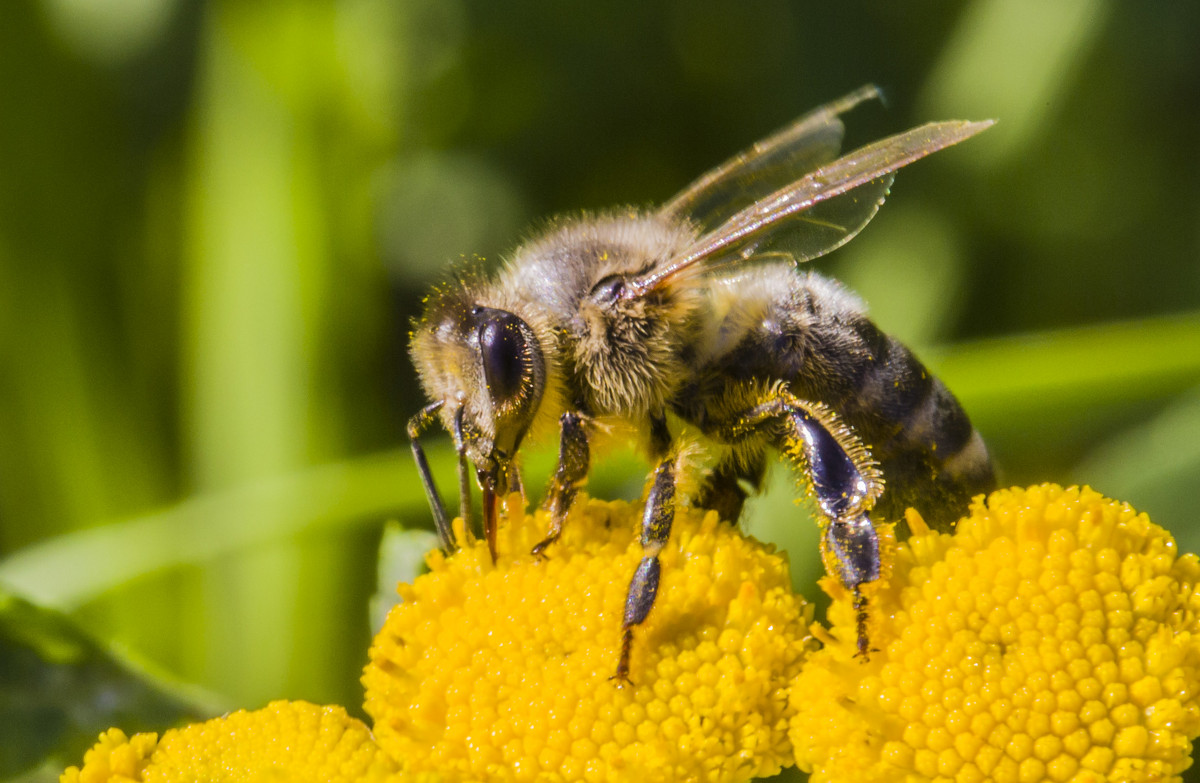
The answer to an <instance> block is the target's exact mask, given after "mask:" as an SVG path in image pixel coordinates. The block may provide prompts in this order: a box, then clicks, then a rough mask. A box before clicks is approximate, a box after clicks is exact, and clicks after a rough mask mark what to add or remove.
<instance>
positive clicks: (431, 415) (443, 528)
mask: <svg viewBox="0 0 1200 783" xmlns="http://www.w3.org/2000/svg"><path fill="white" fill-rule="evenodd" d="M441 407H442V403H441V402H435V403H433V404H432V405H426V406H425V407H424V408H422V409H421V410H420V411H418V412H417V414H416V415H415V416H413V417H412V418H411V419H409V420H408V441H409V443H410V444H411V445H412V453H413V459H414V460H415V461H416V463H417V474H418V475H419V476H420V477H421V485H422V486H423V487H424V488H425V497H426V498H427V499H428V500H429V509H430V511H432V512H433V523H434V526H435V527H437V532H438V539H439V540H440V541H441V544H442V551H443V552H445V553H446V554H450V553H452V552H454V551H455V550H457V549H458V542H456V541H455V540H454V530H453V529H452V528H451V527H450V519H449V517H447V515H446V506H445V505H444V504H443V503H442V496H441V495H440V494H438V490H437V485H435V484H434V483H433V473H432V472H431V471H430V470H429V461H428V460H427V459H425V450H424V449H422V448H421V442H420V437H421V433H422V432H424V431H425V429H426V428H427V427H428V426H429V425H430V424H431V423H433V422H434V421H436V420H437V414H438V411H439V410H441Z"/></svg>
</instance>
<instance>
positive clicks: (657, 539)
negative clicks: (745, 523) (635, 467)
mask: <svg viewBox="0 0 1200 783" xmlns="http://www.w3.org/2000/svg"><path fill="white" fill-rule="evenodd" d="M674 521H675V457H674V456H673V455H668V456H666V457H663V458H662V459H661V460H659V463H658V467H656V468H655V469H654V482H653V483H652V484H651V485H650V494H649V495H648V496H647V497H646V506H645V508H644V509H643V511H642V532H641V536H640V541H641V544H642V559H641V561H640V562H639V563H638V567H637V570H636V571H634V572H633V578H632V579H630V580H629V590H628V592H627V593H626V594H625V615H624V618H623V619H622V623H621V657H620V660H619V661H618V663H617V673H616V674H615V675H613V677H612V679H614V680H616V681H617V682H618V683H626V682H629V681H630V680H629V652H630V649H631V648H632V646H633V628H634V626H637V625H641V624H642V623H643V622H645V620H646V616H647V615H649V614H650V609H651V608H652V607H653V606H654V599H655V597H656V596H657V595H658V579H659V576H660V574H661V571H662V566H661V565H660V563H659V561H658V553H659V552H661V551H662V549H663V547H664V546H666V545H667V541H668V540H669V539H670V538H671V523H672V522H674Z"/></svg>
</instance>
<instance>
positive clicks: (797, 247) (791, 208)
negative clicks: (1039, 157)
mask: <svg viewBox="0 0 1200 783" xmlns="http://www.w3.org/2000/svg"><path fill="white" fill-rule="evenodd" d="M991 125H992V121H991V120H985V121H983V122H966V121H961V120H951V121H947V122H933V123H929V124H928V125H922V126H921V127H919V128H913V129H912V130H909V131H905V132H904V133H899V134H896V135H895V136H889V137H888V138H886V139H880V140H879V141H876V142H873V143H871V144H867V145H866V146H864V147H860V148H859V149H857V150H855V151H853V152H851V153H849V154H847V155H843V156H842V157H840V158H838V159H837V160H835V161H833V162H831V163H827V164H825V165H823V166H821V167H819V168H817V169H815V170H813V171H810V172H808V173H807V174H805V175H804V176H803V177H801V178H800V179H798V180H796V181H795V182H792V183H790V184H788V185H786V186H784V187H782V188H780V189H778V190H776V191H775V192H774V193H772V194H770V195H769V196H766V197H765V198H762V199H759V200H758V201H756V202H754V203H753V204H751V205H750V206H748V207H746V208H744V209H742V210H740V211H738V212H736V213H734V215H733V216H732V217H730V218H729V219H728V220H727V221H725V222H724V223H723V224H721V225H720V226H719V227H717V228H716V229H713V230H712V231H710V232H708V233H706V234H702V235H701V236H700V237H699V238H698V239H697V240H696V241H695V242H694V243H692V245H691V246H690V247H688V248H687V249H685V250H684V251H683V252H682V253H680V254H679V256H678V257H677V258H676V259H674V260H672V261H671V262H670V263H668V264H666V265H664V266H662V267H660V268H657V269H655V270H654V271H652V272H650V273H649V274H647V275H645V276H644V277H642V278H641V279H639V280H638V281H637V289H638V290H641V291H648V290H652V289H654V288H656V287H658V286H659V285H661V284H662V283H664V282H666V281H667V280H669V279H671V278H672V277H674V276H675V275H677V274H679V273H680V272H682V271H684V270H686V269H689V268H690V267H692V266H694V265H696V264H699V263H704V264H719V265H722V266H723V265H725V264H726V263H728V262H729V261H730V259H731V258H732V259H735V260H736V259H737V258H749V257H750V256H752V255H754V253H756V252H758V251H760V250H761V249H764V248H768V247H770V248H776V247H778V248H781V249H786V250H788V251H789V252H790V253H791V254H792V255H793V257H794V258H795V260H796V261H807V260H809V259H813V258H816V257H818V256H821V255H824V254H825V253H828V252H829V251H831V250H834V249H836V248H838V247H840V246H841V245H843V244H845V243H846V242H848V241H849V240H850V239H851V238H853V237H854V235H855V234H857V233H858V232H859V231H861V230H862V228H863V226H865V225H866V224H867V223H868V222H869V221H870V220H871V218H872V217H874V216H875V213H876V212H877V211H878V209H879V205H880V204H882V203H883V198H884V196H886V195H887V190H888V187H889V186H890V185H891V181H892V176H893V174H894V172H895V171H896V170H897V169H900V168H903V167H904V166H907V165H908V164H910V163H913V162H915V161H917V160H920V159H921V158H923V157H925V156H926V155H929V154H932V153H934V152H937V151H938V150H941V149H945V148H946V147H949V146H951V145H954V144H957V143H959V142H960V141H964V140H966V139H968V138H970V137H971V136H974V135H975V134H977V133H979V132H980V131H983V130H984V129H986V128H988V127H990V126H991Z"/></svg>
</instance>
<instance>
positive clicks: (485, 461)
mask: <svg viewBox="0 0 1200 783" xmlns="http://www.w3.org/2000/svg"><path fill="white" fill-rule="evenodd" d="M412 356H413V361H414V363H415V364H416V366H417V371H418V373H419V374H420V376H421V384H422V386H423V387H424V389H425V393H426V394H427V395H428V396H429V398H430V400H432V401H434V402H441V403H442V407H441V417H442V423H443V424H444V425H445V426H446V429H447V430H448V431H449V432H450V433H451V434H452V435H453V436H454V438H455V441H456V445H459V446H460V448H461V450H462V452H463V453H465V455H466V457H467V458H468V459H470V460H471V462H473V463H474V464H475V468H476V473H477V476H478V479H479V482H480V484H481V485H482V486H483V489H484V491H485V493H488V492H491V493H495V494H497V495H503V494H504V493H506V492H507V491H508V490H509V488H510V487H511V486H512V484H513V483H514V482H510V475H511V471H512V470H513V457H514V456H515V454H516V452H517V449H518V448H519V447H520V445H521V440H522V438H524V436H525V434H526V432H527V431H528V430H529V426H530V424H532V423H533V420H534V417H535V416H536V414H537V411H538V407H539V405H540V403H541V400H542V395H543V392H544V391H545V386H546V360H545V357H544V356H543V353H542V347H541V344H540V342H539V340H538V336H537V334H536V333H535V332H534V330H533V329H532V328H531V327H530V326H529V324H528V323H526V322H525V321H524V320H522V319H521V318H520V317H519V316H517V315H515V314H514V313H512V312H509V311H508V310H502V309H499V308H496V307H490V306H487V305H485V304H483V303H482V302H480V301H479V297H477V296H473V295H472V294H471V291H470V287H469V286H465V285H461V284H459V285H453V286H448V287H444V288H439V289H437V290H435V292H434V293H433V294H432V295H431V296H430V297H429V298H428V299H427V300H426V309H425V314H424V316H423V317H422V318H421V320H420V322H418V324H417V326H416V328H415V329H414V330H413V333H412Z"/></svg>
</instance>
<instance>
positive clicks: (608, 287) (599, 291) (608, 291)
mask: <svg viewBox="0 0 1200 783" xmlns="http://www.w3.org/2000/svg"><path fill="white" fill-rule="evenodd" d="M624 293H625V278H624V277H622V276H621V275H609V276H608V277H606V278H604V279H603V280H601V281H600V282H599V283H596V285H595V286H593V287H592V293H591V298H592V299H594V300H596V301H597V302H605V303H608V302H615V301H616V300H617V299H618V298H620V297H621V296H622V295H624Z"/></svg>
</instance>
